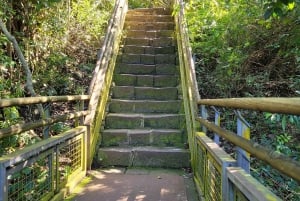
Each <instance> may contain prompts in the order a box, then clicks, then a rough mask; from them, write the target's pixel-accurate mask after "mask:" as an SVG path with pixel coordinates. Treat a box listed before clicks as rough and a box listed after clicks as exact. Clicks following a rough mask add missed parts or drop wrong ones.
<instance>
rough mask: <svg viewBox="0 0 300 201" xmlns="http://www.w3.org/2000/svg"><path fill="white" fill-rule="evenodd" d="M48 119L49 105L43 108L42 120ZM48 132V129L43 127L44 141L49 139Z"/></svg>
mask: <svg viewBox="0 0 300 201" xmlns="http://www.w3.org/2000/svg"><path fill="white" fill-rule="evenodd" d="M49 117H50V104H48V105H46V107H45V112H44V117H43V119H46V118H49ZM49 131H50V127H49V126H45V128H44V129H43V136H44V139H47V138H49Z"/></svg>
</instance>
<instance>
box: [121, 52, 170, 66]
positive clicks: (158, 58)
mask: <svg viewBox="0 0 300 201" xmlns="http://www.w3.org/2000/svg"><path fill="white" fill-rule="evenodd" d="M117 62H118V63H125V64H145V65H155V64H176V55H175V54H126V53H123V54H121V55H118V58H117Z"/></svg>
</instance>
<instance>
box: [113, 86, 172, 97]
mask: <svg viewBox="0 0 300 201" xmlns="http://www.w3.org/2000/svg"><path fill="white" fill-rule="evenodd" d="M112 98H113V99H129V100H147V99H149V100H177V99H178V90H177V88H176V87H164V88H153V87H135V86H114V87H113V88H112Z"/></svg>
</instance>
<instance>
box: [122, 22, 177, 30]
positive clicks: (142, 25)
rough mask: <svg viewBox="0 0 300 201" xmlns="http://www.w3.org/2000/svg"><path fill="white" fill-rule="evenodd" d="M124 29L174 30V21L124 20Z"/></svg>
mask: <svg viewBox="0 0 300 201" xmlns="http://www.w3.org/2000/svg"><path fill="white" fill-rule="evenodd" d="M124 29H125V30H147V31H150V30H174V29H175V23H174V22H134V21H125V23H124Z"/></svg>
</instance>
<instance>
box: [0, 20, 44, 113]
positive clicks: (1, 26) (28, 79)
mask: <svg viewBox="0 0 300 201" xmlns="http://www.w3.org/2000/svg"><path fill="white" fill-rule="evenodd" d="M0 29H1V30H2V32H3V33H4V35H5V36H6V37H7V39H8V40H9V41H10V42H11V43H12V44H13V47H14V49H15V50H16V52H17V55H18V58H19V60H20V62H21V64H22V67H23V69H24V71H25V74H26V85H25V86H26V88H27V90H28V92H29V93H30V96H37V95H36V93H35V91H34V88H33V84H32V74H31V71H30V68H29V66H28V63H27V62H26V60H25V57H24V55H23V53H22V51H21V49H20V46H19V44H18V42H17V40H16V38H15V37H14V36H13V35H12V34H10V33H9V31H8V30H7V28H6V25H5V24H4V23H3V21H2V20H1V19H0ZM38 110H39V113H40V115H41V116H43V115H44V109H43V107H42V105H41V104H38Z"/></svg>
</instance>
